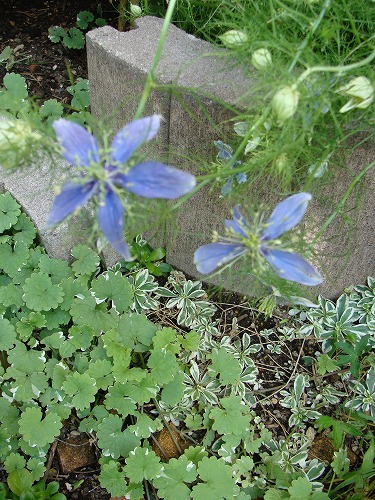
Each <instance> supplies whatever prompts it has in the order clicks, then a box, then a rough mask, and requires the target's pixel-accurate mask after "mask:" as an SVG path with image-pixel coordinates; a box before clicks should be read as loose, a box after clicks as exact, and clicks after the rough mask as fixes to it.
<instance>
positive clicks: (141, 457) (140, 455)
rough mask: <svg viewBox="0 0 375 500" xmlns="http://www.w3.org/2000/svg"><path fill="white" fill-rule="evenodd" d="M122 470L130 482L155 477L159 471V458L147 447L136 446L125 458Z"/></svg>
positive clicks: (138, 481) (160, 466)
mask: <svg viewBox="0 0 375 500" xmlns="http://www.w3.org/2000/svg"><path fill="white" fill-rule="evenodd" d="M125 462H126V465H125V467H124V472H125V474H126V477H128V478H129V480H130V481H131V482H134V483H140V482H142V481H143V480H144V479H147V480H150V479H155V478H156V477H158V475H159V474H160V472H161V469H162V465H161V463H160V458H159V457H158V456H156V455H155V452H154V451H152V450H151V451H150V450H149V449H147V448H136V449H135V450H133V451H131V452H130V454H129V456H128V458H127V459H126V460H125Z"/></svg>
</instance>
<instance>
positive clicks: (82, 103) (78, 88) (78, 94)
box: [66, 78, 90, 111]
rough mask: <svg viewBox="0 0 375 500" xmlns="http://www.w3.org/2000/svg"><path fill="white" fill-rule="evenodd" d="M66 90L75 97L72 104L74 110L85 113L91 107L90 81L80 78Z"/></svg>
mask: <svg viewBox="0 0 375 500" xmlns="http://www.w3.org/2000/svg"><path fill="white" fill-rule="evenodd" d="M66 90H67V92H69V94H71V95H72V96H73V99H72V102H71V105H72V107H73V108H75V109H77V110H80V111H84V110H85V109H86V108H88V107H89V106H90V88H89V81H88V80H86V79H84V78H78V80H77V83H76V84H75V85H71V86H70V87H67V89H66Z"/></svg>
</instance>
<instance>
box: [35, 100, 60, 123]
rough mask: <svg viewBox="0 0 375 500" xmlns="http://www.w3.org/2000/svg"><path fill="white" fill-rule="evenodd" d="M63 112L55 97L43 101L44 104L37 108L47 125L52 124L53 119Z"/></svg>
mask: <svg viewBox="0 0 375 500" xmlns="http://www.w3.org/2000/svg"><path fill="white" fill-rule="evenodd" d="M63 113H64V108H63V105H62V104H61V103H59V102H58V101H57V99H48V100H47V101H44V104H43V105H42V106H41V107H40V108H39V114H40V116H41V117H42V118H45V119H46V122H47V124H48V125H52V123H53V122H54V121H55V120H57V119H58V118H61V116H62V115H63Z"/></svg>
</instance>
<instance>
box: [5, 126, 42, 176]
mask: <svg viewBox="0 0 375 500" xmlns="http://www.w3.org/2000/svg"><path fill="white" fill-rule="evenodd" d="M40 138H41V136H40V134H37V133H35V132H33V131H32V130H31V127H30V125H29V124H28V123H27V122H24V121H22V120H0V165H1V166H2V167H3V168H6V169H15V168H16V167H17V164H18V163H19V162H20V160H21V159H22V158H23V157H25V156H26V155H27V154H28V153H29V150H30V148H31V146H32V143H33V142H34V141H35V140H39V139H40Z"/></svg>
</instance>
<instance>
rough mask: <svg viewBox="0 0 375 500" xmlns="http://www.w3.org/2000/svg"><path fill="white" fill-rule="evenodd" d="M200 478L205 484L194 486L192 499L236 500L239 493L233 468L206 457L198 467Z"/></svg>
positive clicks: (219, 460) (214, 458)
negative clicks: (224, 499) (230, 499)
mask: <svg viewBox="0 0 375 500" xmlns="http://www.w3.org/2000/svg"><path fill="white" fill-rule="evenodd" d="M198 474H199V477H200V479H201V480H202V481H204V483H199V484H197V485H196V486H194V488H193V491H192V495H191V497H192V498H193V499H195V500H201V499H202V498H204V499H205V500H217V499H218V498H223V497H224V498H234V497H235V496H236V495H237V494H238V493H239V488H238V486H236V484H235V482H234V479H233V477H232V468H231V467H230V466H229V465H225V462H224V461H223V460H221V459H217V458H216V457H210V458H208V457H204V458H203V459H202V460H201V462H199V465H198Z"/></svg>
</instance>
